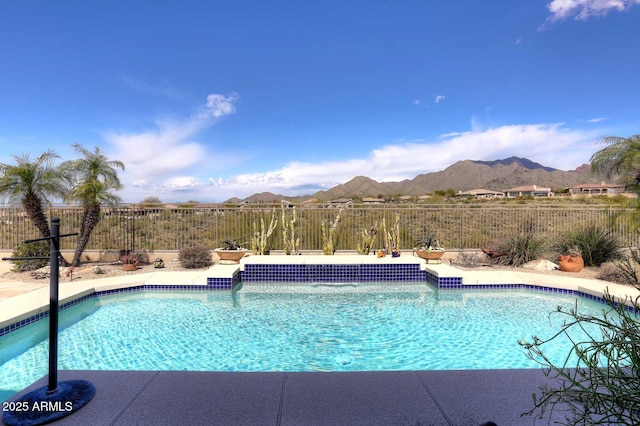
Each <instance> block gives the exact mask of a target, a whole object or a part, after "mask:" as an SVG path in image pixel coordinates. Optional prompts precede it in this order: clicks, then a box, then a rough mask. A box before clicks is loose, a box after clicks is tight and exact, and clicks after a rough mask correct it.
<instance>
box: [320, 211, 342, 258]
mask: <svg viewBox="0 0 640 426" xmlns="http://www.w3.org/2000/svg"><path fill="white" fill-rule="evenodd" d="M341 214H342V209H340V211H339V212H338V215H337V216H336V218H335V220H333V221H332V220H329V221H327V220H326V219H323V220H322V222H321V223H320V227H321V230H322V251H323V253H324V254H327V255H331V254H333V253H335V251H336V249H335V243H336V235H335V233H336V229H338V223H339V222H340V215H341Z"/></svg>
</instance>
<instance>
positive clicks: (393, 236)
mask: <svg viewBox="0 0 640 426" xmlns="http://www.w3.org/2000/svg"><path fill="white" fill-rule="evenodd" d="M382 238H384V245H385V248H386V249H387V253H394V252H398V251H399V250H400V213H396V221H395V223H394V224H393V226H392V227H391V230H390V231H387V225H386V223H385V220H384V218H382Z"/></svg>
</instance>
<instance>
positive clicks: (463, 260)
mask: <svg viewBox="0 0 640 426" xmlns="http://www.w3.org/2000/svg"><path fill="white" fill-rule="evenodd" d="M454 263H456V264H457V265H460V266H477V265H483V264H486V263H487V256H486V255H485V254H483V253H477V252H470V251H461V252H459V253H458V255H457V256H456V259H455V262H454Z"/></svg>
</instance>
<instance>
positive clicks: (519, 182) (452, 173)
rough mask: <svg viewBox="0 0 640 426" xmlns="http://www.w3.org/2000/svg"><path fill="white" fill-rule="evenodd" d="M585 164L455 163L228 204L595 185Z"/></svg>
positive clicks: (524, 161)
mask: <svg viewBox="0 0 640 426" xmlns="http://www.w3.org/2000/svg"><path fill="white" fill-rule="evenodd" d="M590 169H591V168H590V167H589V165H588V164H583V165H581V166H580V167H578V168H576V169H575V170H569V171H565V170H558V169H554V168H552V167H545V166H543V165H541V164H539V163H536V162H534V161H531V160H529V159H527V158H520V157H509V158H504V159H501V160H494V161H474V160H463V161H458V162H456V163H454V164H452V165H450V166H449V167H447V168H446V169H444V170H441V171H438V172H431V173H424V174H419V175H417V176H416V177H414V178H413V179H405V180H403V181H400V182H377V181H375V180H373V179H371V178H368V177H366V176H356V177H354V178H353V179H351V180H350V181H348V182H346V183H343V184H340V185H336V186H334V187H333V188H331V189H329V190H327V191H319V192H316V193H315V194H310V195H306V196H299V197H290V196H286V195H281V194H273V193H271V192H262V193H260V194H253V195H251V196H249V197H247V198H245V199H243V200H240V199H238V198H232V199H230V200H228V201H227V202H229V203H238V202H249V203H255V202H279V201H280V200H283V199H287V200H290V201H304V200H309V199H316V200H318V201H329V200H333V199H337V198H344V197H347V198H352V197H360V198H362V197H387V196H393V195H409V196H421V195H425V194H431V193H434V192H435V191H438V190H449V189H453V190H454V191H456V192H458V191H468V190H471V189H490V190H494V191H505V190H507V189H510V188H514V187H517V186H524V185H537V186H540V187H549V188H552V189H555V188H566V187H569V186H573V185H579V184H583V183H598V182H600V179H599V178H598V177H596V176H594V175H592V174H591V170H590Z"/></svg>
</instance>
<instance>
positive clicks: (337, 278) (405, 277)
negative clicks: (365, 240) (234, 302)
mask: <svg viewBox="0 0 640 426" xmlns="http://www.w3.org/2000/svg"><path fill="white" fill-rule="evenodd" d="M424 280H425V275H424V271H421V270H420V265H419V264H417V263H412V264H351V265H335V264H293V265H275V264H246V265H244V271H243V272H242V282H304V283H307V282H318V281H324V282H375V281H424Z"/></svg>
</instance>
